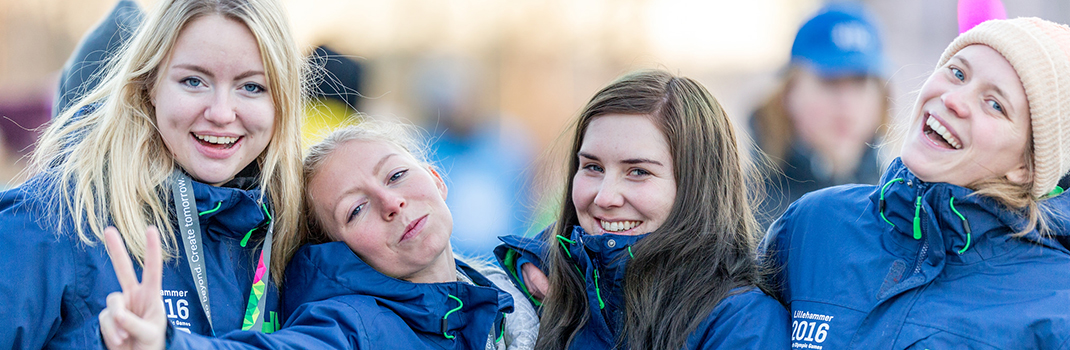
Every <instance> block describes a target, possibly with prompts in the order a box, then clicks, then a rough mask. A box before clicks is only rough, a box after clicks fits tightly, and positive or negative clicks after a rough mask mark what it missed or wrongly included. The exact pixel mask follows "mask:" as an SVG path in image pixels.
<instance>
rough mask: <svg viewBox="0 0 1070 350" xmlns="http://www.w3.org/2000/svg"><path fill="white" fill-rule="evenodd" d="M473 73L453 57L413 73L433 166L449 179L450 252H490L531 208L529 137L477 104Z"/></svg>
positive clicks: (523, 226) (477, 78) (524, 224)
mask: <svg viewBox="0 0 1070 350" xmlns="http://www.w3.org/2000/svg"><path fill="white" fill-rule="evenodd" d="M479 73H480V71H479V70H478V68H477V67H475V66H474V64H473V63H472V62H468V61H465V60H463V59H459V58H439V57H435V58H428V60H427V61H426V62H425V63H424V64H423V65H422V67H421V68H420V69H419V70H418V72H417V75H416V79H417V80H416V95H417V96H418V97H417V101H418V103H419V104H421V105H422V110H423V114H424V116H425V121H426V122H428V123H429V124H430V125H428V126H427V129H428V130H429V131H430V132H431V142H430V146H431V149H432V154H431V159H432V164H435V165H437V166H438V167H439V168H440V169H441V171H442V172H443V177H444V178H445V180H446V182H447V183H448V184H449V185H450V196H449V198H446V204H447V205H449V207H450V208H451V210H452V211H453V220H454V227H455V228H456V229H455V230H454V232H455V233H454V235H453V237H452V238H451V241H452V244H453V247H454V249H455V250H456V251H458V252H460V253H462V254H464V255H466V256H488V257H489V256H490V255H491V253H492V251H493V249H494V247H495V246H497V245H498V243H499V242H498V238H497V237H498V236H501V235H523V234H524V233H525V232H526V230H527V228H528V222H529V221H528V220H529V216H530V212H531V210H530V207H531V206H533V203H532V201H533V196H531V194H530V188H529V186H530V185H529V182H530V177H531V175H530V171H529V169H527V166H528V164H530V163H531V161H532V151H531V147H532V146H531V143H532V141H531V136H530V135H528V131H527V130H525V129H523V128H522V127H521V126H519V125H514V124H511V123H510V122H509V121H508V120H507V119H506V118H502V117H500V116H498V115H494V114H487V113H485V112H483V111H481V110H480V108H479V100H478V99H479V98H480V96H483V94H484V91H483V89H482V84H483V83H484V82H483V81H482V79H486V78H485V77H484V76H482V75H481V74H479Z"/></svg>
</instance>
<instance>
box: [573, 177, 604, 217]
mask: <svg viewBox="0 0 1070 350" xmlns="http://www.w3.org/2000/svg"><path fill="white" fill-rule="evenodd" d="M597 195H598V181H597V180H594V179H592V178H589V177H587V176H583V175H582V174H579V173H577V174H576V176H575V177H574V178H573V181H572V203H573V204H574V205H575V206H576V209H577V210H579V211H583V212H586V211H587V210H586V209H584V208H586V207H587V206H588V205H590V204H591V202H594V197H595V196H597Z"/></svg>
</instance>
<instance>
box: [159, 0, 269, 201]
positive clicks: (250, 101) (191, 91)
mask: <svg viewBox="0 0 1070 350" xmlns="http://www.w3.org/2000/svg"><path fill="white" fill-rule="evenodd" d="M267 79H268V77H267V75H266V73H265V71H264V64H263V62H262V61H261V59H260V49H259V48H258V46H257V41H256V38H255V37H254V36H253V34H252V32H250V31H249V28H247V27H246V26H245V25H244V24H242V23H241V22H238V21H235V20H232V19H228V18H225V17H222V16H219V15H206V16H203V17H200V18H196V19H194V20H192V21H190V22H189V23H187V24H186V26H185V27H184V28H183V29H182V31H181V32H180V33H179V34H178V39H177V40H176V42H175V45H174V47H173V48H172V49H171V53H170V56H169V57H168V58H167V60H166V61H164V63H163V65H162V66H161V67H160V77H159V79H158V81H157V82H156V85H155V86H154V87H153V89H152V91H151V98H152V104H153V105H154V106H155V107H156V123H157V126H158V128H159V130H160V135H161V137H162V138H163V141H164V144H165V145H167V148H168V150H170V152H171V154H172V155H173V156H174V158H175V161H176V162H178V164H179V166H181V167H182V169H184V170H186V172H188V173H189V174H190V175H191V176H192V177H193V178H194V179H197V180H199V181H202V182H205V183H209V184H213V185H219V184H222V183H225V182H227V181H229V180H230V179H233V178H234V175H236V174H237V173H238V172H239V171H241V170H242V168H245V166H247V165H249V163H250V162H252V161H253V160H255V159H256V158H257V157H258V156H259V155H260V154H261V153H262V152H263V151H264V149H265V148H266V147H267V145H268V142H269V141H270V140H271V135H272V133H273V132H274V128H275V123H274V121H275V105H274V102H273V101H272V97H271V94H270V93H269V92H268V91H267V86H268V81H267Z"/></svg>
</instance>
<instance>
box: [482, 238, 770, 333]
mask: <svg viewBox="0 0 1070 350" xmlns="http://www.w3.org/2000/svg"><path fill="white" fill-rule="evenodd" d="M546 234H547V233H546V231H544V232H543V234H540V236H545V235H546ZM645 236H646V235H637V236H625V235H615V234H608V233H607V234H601V235H590V234H587V233H586V232H585V231H584V230H583V228H582V227H580V226H576V227H575V228H573V231H572V239H571V240H560V241H559V243H560V244H562V245H563V246H565V247H567V249H566V251H567V252H568V254H570V256H571V259H572V261H573V262H575V264H576V268H577V269H578V270H579V271H581V272H582V273H583V275H584V280H585V281H586V284H587V288H586V293H587V301H588V312H589V313H590V314H591V318H590V319H588V320H587V323H586V324H585V325H584V326H583V328H582V329H581V330H580V332H579V333H578V334H577V335H576V337H575V339H573V341H572V343H571V345H570V346H569V347H570V348H571V349H615V348H617V347H616V345H617V339H618V338H619V336H620V330H621V323H622V320H623V312H624V299H623V294H624V292H623V283H624V272H625V268H626V267H627V263H628V261H629V260H630V254H631V246H632V245H634V244H635V243H636V242H638V241H639V240H640V239H642V238H643V237H645ZM500 238H501V240H502V241H503V242H505V243H504V244H503V245H500V246H498V248H496V249H495V255H496V256H497V257H498V260H499V262H500V263H502V265H503V266H506V270H507V272H508V273H509V275H510V277H512V278H513V281H514V283H516V284H517V286H518V287H519V288H521V290H525V291H526V288H525V287H524V286H523V278H522V277H520V276H519V275H518V269H517V268H518V267H519V266H520V265H521V264H522V262H520V263H518V262H519V261H530V262H532V263H534V264H536V266H539V267H540V268H541V267H542V264H541V260H542V257H543V256H545V255H544V254H545V251H546V249H547V248H546V246H545V243H543V242H545V241H543V240H538V239H532V238H522V237H516V236H505V237H500ZM521 259H522V260H521ZM731 293H732V294H731V295H729V296H728V297H726V298H725V299H724V300H721V302H720V303H719V304H717V306H716V307H715V308H714V309H713V311H712V312H711V313H710V314H709V315H708V316H706V319H705V320H704V321H703V322H702V324H700V325H699V326H698V328H697V329H695V331H694V333H691V335H690V336H688V338H687V345H686V347H685V348H687V349H787V348H788V343H787V338H788V336H787V332H788V331H789V327H788V324H787V319H788V315H787V312H786V311H785V310H784V307H783V306H781V305H780V303H777V301H776V300H775V299H773V298H772V297H770V296H768V295H766V294H765V293H763V292H762V291H761V290H759V289H758V288H737V289H734V290H732V292H731ZM537 305H538V304H537ZM625 348H626V346H625Z"/></svg>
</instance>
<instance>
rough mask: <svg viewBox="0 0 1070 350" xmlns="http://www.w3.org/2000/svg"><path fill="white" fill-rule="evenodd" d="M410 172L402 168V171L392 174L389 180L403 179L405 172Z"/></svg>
mask: <svg viewBox="0 0 1070 350" xmlns="http://www.w3.org/2000/svg"><path fill="white" fill-rule="evenodd" d="M408 172H409V171H408V170H402V171H399V172H396V173H394V174H393V175H390V180H388V181H387V182H395V181H397V180H399V179H401V178H402V177H404V176H405V173H408Z"/></svg>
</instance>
